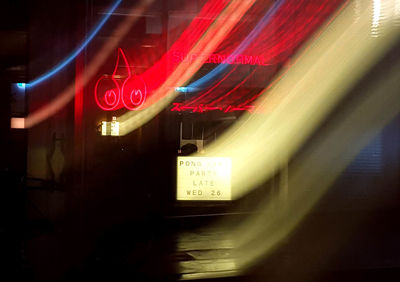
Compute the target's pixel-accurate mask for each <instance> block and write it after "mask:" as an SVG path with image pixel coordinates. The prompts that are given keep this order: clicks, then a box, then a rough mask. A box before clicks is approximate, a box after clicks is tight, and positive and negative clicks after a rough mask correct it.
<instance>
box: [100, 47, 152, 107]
mask: <svg viewBox="0 0 400 282" xmlns="http://www.w3.org/2000/svg"><path fill="white" fill-rule="evenodd" d="M121 58H122V60H123V61H124V63H125V70H126V74H125V75H119V74H117V72H118V69H119V67H120V66H119V64H120V59H121ZM146 95H147V89H146V83H145V82H144V80H143V78H141V77H140V76H137V75H134V74H132V72H131V68H130V66H129V62H128V60H127V58H126V56H125V54H124V52H123V51H122V49H121V48H118V57H117V63H116V64H115V68H114V72H113V73H112V75H107V74H104V75H102V76H101V77H100V78H99V80H97V82H96V86H95V88H94V98H95V100H96V103H97V105H98V106H99V107H100V108H101V109H103V110H105V111H113V110H118V109H120V108H122V107H125V108H126V109H128V110H131V111H133V110H137V109H139V108H140V107H141V106H142V105H143V103H144V101H145V100H146Z"/></svg>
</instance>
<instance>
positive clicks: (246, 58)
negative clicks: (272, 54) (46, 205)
mask: <svg viewBox="0 0 400 282" xmlns="http://www.w3.org/2000/svg"><path fill="white" fill-rule="evenodd" d="M244 63H245V64H246V65H247V64H249V65H254V64H253V56H246V55H245V56H244Z"/></svg>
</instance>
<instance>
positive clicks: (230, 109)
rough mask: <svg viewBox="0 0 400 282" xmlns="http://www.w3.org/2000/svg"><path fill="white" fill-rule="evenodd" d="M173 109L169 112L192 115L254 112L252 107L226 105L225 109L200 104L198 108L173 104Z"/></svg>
mask: <svg viewBox="0 0 400 282" xmlns="http://www.w3.org/2000/svg"><path fill="white" fill-rule="evenodd" d="M173 105H174V106H173V108H172V109H171V112H184V111H192V113H204V112H209V111H222V112H224V113H231V112H236V111H247V112H250V113H252V112H253V111H254V106H252V105H246V106H242V107H240V106H231V105H228V106H226V107H212V106H208V105H203V104H200V105H198V106H185V105H184V104H183V103H173Z"/></svg>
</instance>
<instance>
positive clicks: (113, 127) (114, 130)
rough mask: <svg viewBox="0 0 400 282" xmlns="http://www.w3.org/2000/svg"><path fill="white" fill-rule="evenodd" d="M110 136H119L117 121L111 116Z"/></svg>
mask: <svg viewBox="0 0 400 282" xmlns="http://www.w3.org/2000/svg"><path fill="white" fill-rule="evenodd" d="M111 136H119V122H118V121H117V118H116V117H112V121H111Z"/></svg>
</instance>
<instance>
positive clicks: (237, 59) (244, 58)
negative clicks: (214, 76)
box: [173, 52, 271, 66]
mask: <svg viewBox="0 0 400 282" xmlns="http://www.w3.org/2000/svg"><path fill="white" fill-rule="evenodd" d="M200 58H201V59H204V63H205V64H230V65H234V64H240V65H259V66H270V65H271V64H266V63H265V59H264V57H263V56H252V55H242V54H238V55H225V54H190V55H186V56H185V53H183V52H173V60H174V62H189V63H192V62H193V61H195V60H196V59H200Z"/></svg>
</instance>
